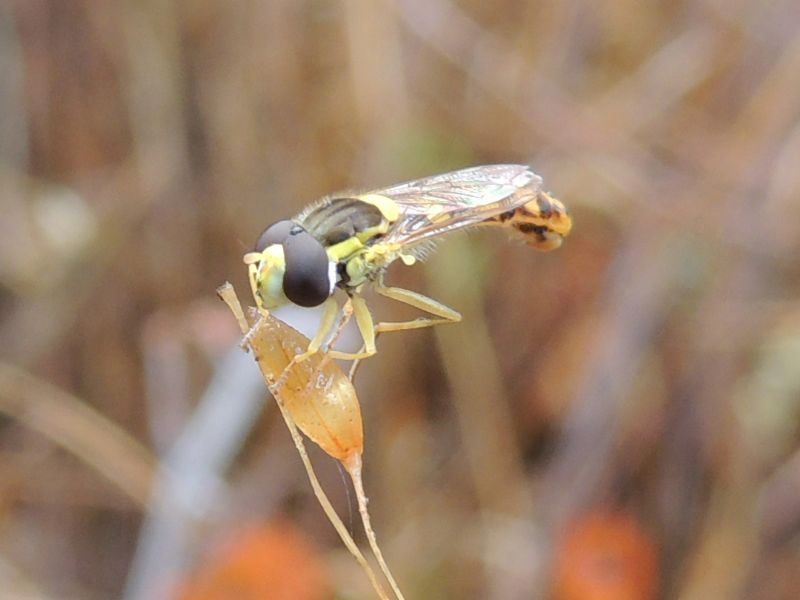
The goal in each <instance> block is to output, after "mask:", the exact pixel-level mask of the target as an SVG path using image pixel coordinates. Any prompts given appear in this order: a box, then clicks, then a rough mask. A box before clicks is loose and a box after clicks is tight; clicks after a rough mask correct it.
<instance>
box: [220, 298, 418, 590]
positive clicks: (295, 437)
mask: <svg viewBox="0 0 800 600" xmlns="http://www.w3.org/2000/svg"><path fill="white" fill-rule="evenodd" d="M217 293H218V294H219V296H220V297H221V298H222V299H223V300H224V301H225V303H226V304H227V305H228V307H229V308H230V310H231V312H232V313H233V314H234V316H235V317H236V320H237V322H238V323H239V327H240V329H241V330H242V334H244V335H245V344H246V345H250V344H249V341H248V334H249V332H250V329H251V328H250V325H249V324H248V322H247V320H246V319H245V317H244V311H243V310H242V307H241V304H240V302H239V299H238V297H237V296H236V292H235V291H234V289H233V286H231V285H230V284H229V283H226V284H224V285H223V286H222V287H220V288H219V289H218V290H217ZM290 366H291V363H290ZM281 379H283V378H282V377H281V378H279V380H278V381H276V382H275V383H271V382H270V381H269V379H268V378H267V377H266V376H265V377H264V380H265V382H266V383H267V387H268V388H269V390H270V392H271V393H272V395H273V397H274V398H275V402H276V404H277V405H278V408H279V409H280V411H281V416H283V420H284V421H285V422H286V427H287V428H288V429H289V433H290V434H291V436H292V441H293V442H294V445H295V448H297V452H298V454H300V459H301V460H302V461H303V466H304V467H305V469H306V474H307V475H308V480H309V482H310V483H311V487H312V488H313V490H314V495H315V496H316V497H317V501H318V502H319V504H320V506H321V507H322V510H323V511H324V512H325V515H326V516H327V517H328V520H329V521H330V522H331V525H333V527H334V529H336V533H338V534H339V537H340V538H341V540H342V542H343V543H344V545H345V547H346V548H347V549H348V550H349V551H350V553H351V554H352V555H353V557H354V558H355V559H356V561H357V562H358V564H359V565H360V566H361V568H362V569H363V570H364V572H365V573H366V575H367V578H368V579H369V581H370V583H371V584H372V587H373V588H374V590H375V592H376V593H377V594H378V596H379V597H380V598H381V600H390V599H389V597H388V595H387V594H386V591H385V590H384V589H383V587H382V586H381V584H380V582H379V581H378V578H377V577H376V575H375V572H374V571H373V570H372V567H370V566H369V563H368V562H367V559H366V558H365V557H364V555H363V554H362V553H361V550H360V549H359V548H358V546H357V545H356V543H355V540H353V538H352V536H351V535H350V533H349V532H348V531H347V528H346V527H345V525H344V523H343V522H342V520H341V519H340V518H339V515H338V514H336V510H335V509H334V508H333V505H332V504H331V502H330V500H329V499H328V496H327V494H325V491H324V490H323V489H322V485H321V484H320V483H319V479H317V474H316V472H315V471H314V466H313V465H312V464H311V459H310V458H309V457H308V453H307V452H306V448H305V443H304V442H303V437H302V435H301V434H300V431H299V430H298V429H297V426H296V425H295V423H294V419H292V416H291V414H289V411H288V410H287V409H286V406H285V404H284V403H283V400H282V399H281V394H280V391H281V387H282V383H283V382H282V381H281ZM359 462H360V461H359ZM362 495H363V493H362ZM359 503H360V501H359ZM370 531H371V530H370ZM380 562H381V563H382V564H381V567H382V568H383V562H382V559H381V560H380ZM390 581H391V583H392V587H393V588H394V587H395V584H394V581H393V580H391V579H390ZM400 598H402V596H400Z"/></svg>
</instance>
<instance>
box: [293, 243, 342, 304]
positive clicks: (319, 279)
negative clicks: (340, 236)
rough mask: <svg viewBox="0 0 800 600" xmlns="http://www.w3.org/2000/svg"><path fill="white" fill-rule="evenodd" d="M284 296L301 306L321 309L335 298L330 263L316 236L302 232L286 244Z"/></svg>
mask: <svg viewBox="0 0 800 600" xmlns="http://www.w3.org/2000/svg"><path fill="white" fill-rule="evenodd" d="M283 258H284V261H285V264H286V270H285V271H284V274H283V293H284V294H286V297H287V298H288V299H289V300H291V301H292V302H294V303H295V304H297V305H298V306H319V305H320V304H322V303H323V302H325V300H327V299H328V296H330V295H331V289H332V287H333V285H332V283H333V282H331V280H330V277H331V275H330V260H329V259H328V254H327V252H325V248H324V247H323V246H322V244H321V243H320V242H319V240H317V239H316V238H315V237H314V236H312V235H311V234H309V233H308V232H306V231H305V230H302V229H301V230H300V231H298V232H297V233H294V232H292V234H291V235H290V236H289V237H287V238H286V239H285V240H284V241H283Z"/></svg>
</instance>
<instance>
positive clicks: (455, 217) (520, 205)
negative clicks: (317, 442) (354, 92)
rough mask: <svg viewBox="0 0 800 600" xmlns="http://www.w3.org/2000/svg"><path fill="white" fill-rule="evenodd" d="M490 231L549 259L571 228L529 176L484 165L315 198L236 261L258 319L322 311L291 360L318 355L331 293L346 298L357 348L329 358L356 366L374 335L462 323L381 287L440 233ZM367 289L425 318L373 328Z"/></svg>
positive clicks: (330, 317) (334, 311)
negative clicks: (286, 309)
mask: <svg viewBox="0 0 800 600" xmlns="http://www.w3.org/2000/svg"><path fill="white" fill-rule="evenodd" d="M492 225H494V226H503V227H506V228H507V229H509V230H511V231H512V232H516V233H517V234H518V235H521V236H522V238H523V239H524V240H525V241H526V242H527V243H528V244H529V245H530V246H533V247H534V248H537V249H540V250H553V249H555V248H558V247H559V246H560V245H561V242H562V240H563V238H564V237H565V236H566V235H567V234H569V231H570V229H571V228H572V220H571V218H570V216H569V214H568V213H567V210H566V208H565V207H564V205H563V204H562V203H561V202H560V201H558V200H557V199H555V198H553V197H552V196H550V195H549V194H547V193H546V192H544V191H542V179H541V177H539V176H538V175H537V174H536V173H534V172H533V171H531V170H530V168H529V167H527V166H525V165H486V166H480V167H472V168H468V169H462V170H460V171H454V172H452V173H445V174H442V175H435V176H433V177H426V178H423V179H417V180H415V181H409V182H406V183H401V184H399V185H395V186H392V187H388V188H383V189H378V190H374V191H371V192H368V193H366V194H354V195H342V196H333V197H328V198H323V199H322V200H320V201H318V202H316V203H314V204H312V205H310V206H309V207H308V208H306V209H305V210H303V211H302V212H301V213H300V214H299V215H297V216H296V217H294V218H292V219H287V220H282V221H278V222H276V223H273V224H272V225H270V226H269V227H267V228H266V229H265V230H264V232H263V233H262V234H261V236H260V237H259V238H258V241H257V242H256V245H255V248H254V251H253V252H248V253H247V254H246V255H245V256H244V262H245V264H247V265H248V269H249V277H250V286H251V288H252V291H253V296H254V298H255V301H256V304H257V306H258V308H259V310H260V311H262V312H267V311H269V310H271V309H274V308H277V307H279V306H282V305H285V304H290V303H293V304H296V305H298V306H305V307H312V306H319V305H323V304H324V305H325V307H324V311H323V316H322V322H321V324H320V327H319V330H318V331H317V334H316V335H315V336H314V338H313V339H312V340H311V342H310V343H309V345H308V349H307V350H306V352H305V353H303V354H302V355H299V356H298V357H297V360H303V359H304V358H307V357H308V356H310V355H312V354H313V353H315V352H317V351H318V350H320V348H322V347H323V345H324V343H325V341H326V339H327V338H328V336H329V335H330V334H331V332H332V331H333V330H334V328H335V324H336V320H337V315H338V314H339V306H338V304H337V302H336V300H335V299H334V292H335V291H336V289H337V288H339V289H342V290H344V292H345V293H346V294H347V299H346V301H345V305H344V307H343V310H344V311H345V313H346V314H347V315H349V314H352V315H354V316H355V319H356V324H357V326H358V329H359V332H360V334H361V337H362V339H363V346H362V348H361V351H359V352H357V353H349V352H340V351H336V350H328V354H329V355H330V356H331V357H332V358H342V359H347V360H358V359H361V358H366V357H368V356H371V355H373V354H375V352H376V348H375V336H376V334H377V333H380V332H387V331H402V330H407V329H419V328H423V327H431V326H433V325H438V324H440V323H455V322H458V321H460V320H461V315H460V314H459V313H458V312H456V311H455V310H453V309H452V308H449V307H447V306H445V305H443V304H441V303H439V302H437V301H436V300H433V299H432V298H428V297H427V296H423V295H422V294H420V293H418V292H413V291H411V290H406V289H402V288H397V287H387V286H386V285H384V281H383V278H384V272H385V271H386V268H387V267H388V266H389V265H390V264H391V263H392V262H394V261H395V260H397V259H400V260H401V261H402V262H403V263H405V264H406V265H411V264H414V262H415V261H416V260H417V259H418V258H421V257H423V256H424V255H425V254H426V252H428V251H430V249H431V246H432V244H433V242H435V241H436V240H437V239H438V238H439V237H440V236H441V235H443V234H445V233H449V232H451V231H456V230H460V229H465V228H468V227H477V226H492ZM368 285H369V286H372V288H373V289H374V290H375V291H376V292H377V293H378V294H381V295H383V296H385V297H387V298H390V299H392V300H396V301H398V302H402V303H404V304H408V305H411V306H413V307H414V308H418V309H420V310H422V311H424V312H426V313H428V315H430V316H425V317H420V318H417V319H415V320H412V321H405V322H400V323H377V324H375V323H374V322H373V320H372V316H371V314H370V312H369V309H368V308H367V305H366V302H365V301H364V299H363V297H362V295H361V292H362V290H363V289H364V288H365V286H368Z"/></svg>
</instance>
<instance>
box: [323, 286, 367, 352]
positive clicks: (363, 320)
mask: <svg viewBox="0 0 800 600" xmlns="http://www.w3.org/2000/svg"><path fill="white" fill-rule="evenodd" d="M342 311H343V312H344V316H345V318H346V319H349V318H350V316H351V315H353V316H355V318H356V325H358V331H359V333H360V334H361V338H362V339H363V340H364V345H363V346H362V347H361V350H359V351H358V352H340V351H339V350H328V352H327V355H328V356H330V357H331V358H338V359H340V360H361V359H362V358H369V357H370V356H372V355H373V354H375V352H376V350H375V325H374V323H373V321H372V315H371V314H370V312H369V308H367V303H366V302H364V299H363V298H362V297H361V296H359V295H357V294H354V295H353V296H350V297H349V298H348V299H347V301H346V302H345V304H344V307H342Z"/></svg>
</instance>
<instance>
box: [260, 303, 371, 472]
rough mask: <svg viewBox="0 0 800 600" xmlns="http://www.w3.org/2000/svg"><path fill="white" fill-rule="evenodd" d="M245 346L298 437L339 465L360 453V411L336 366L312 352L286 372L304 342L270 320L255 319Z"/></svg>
mask: <svg viewBox="0 0 800 600" xmlns="http://www.w3.org/2000/svg"><path fill="white" fill-rule="evenodd" d="M248 344H249V345H250V347H251V348H252V349H253V353H254V355H255V358H256V360H257V361H258V364H259V367H260V368H261V372H262V373H263V375H264V376H265V377H266V378H267V381H269V382H270V388H274V387H275V386H278V387H279V389H278V390H277V393H278V394H280V397H281V400H283V403H284V405H285V406H286V409H287V410H288V411H289V412H290V413H291V415H292V418H293V419H294V421H295V423H296V424H297V426H298V427H299V428H300V430H301V431H302V432H303V433H305V434H306V435H307V436H308V437H309V438H311V439H312V440H313V441H314V442H316V443H317V444H318V445H319V447H320V448H322V449H323V450H325V452H327V453H328V454H330V455H331V456H333V457H334V458H336V459H338V460H340V461H346V460H347V459H348V458H350V457H351V456H352V455H353V454H361V453H362V451H363V449H364V430H363V425H362V421H361V408H360V407H359V404H358V398H357V397H356V392H355V389H354V388H353V384H352V383H351V382H350V380H349V379H348V378H347V376H346V375H345V374H344V372H342V370H341V369H340V368H339V366H338V365H337V364H336V363H334V362H332V361H331V360H330V359H326V358H325V355H324V354H322V353H317V354H314V355H312V356H310V357H309V358H308V359H306V360H304V361H303V362H300V363H295V364H293V365H292V366H291V368H290V369H288V370H287V369H286V367H288V366H289V364H290V362H291V361H292V359H293V358H294V357H295V356H296V355H297V354H301V353H303V352H304V351H305V349H306V347H307V346H308V338H306V337H305V336H304V335H303V334H301V333H300V332H299V331H297V330H296V329H294V328H292V327H291V326H289V325H287V324H286V323H284V322H282V321H279V320H278V319H276V318H274V317H272V316H271V315H264V316H262V317H261V318H260V319H259V320H258V322H257V323H256V325H255V327H254V328H253V329H252V330H251V332H250V334H249V335H248ZM281 374H283V377H282V381H278V377H281ZM273 391H275V390H273Z"/></svg>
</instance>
